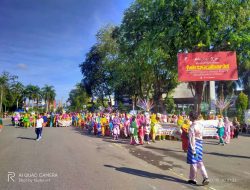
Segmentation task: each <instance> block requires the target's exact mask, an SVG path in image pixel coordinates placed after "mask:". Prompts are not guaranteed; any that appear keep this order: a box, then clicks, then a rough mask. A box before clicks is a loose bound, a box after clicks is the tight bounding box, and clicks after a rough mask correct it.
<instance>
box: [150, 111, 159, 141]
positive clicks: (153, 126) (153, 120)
mask: <svg viewBox="0 0 250 190" xmlns="http://www.w3.org/2000/svg"><path fill="white" fill-rule="evenodd" d="M157 123H158V121H157V119H156V115H155V114H153V115H151V134H152V141H153V142H155V137H156V133H157V131H158V129H157Z"/></svg>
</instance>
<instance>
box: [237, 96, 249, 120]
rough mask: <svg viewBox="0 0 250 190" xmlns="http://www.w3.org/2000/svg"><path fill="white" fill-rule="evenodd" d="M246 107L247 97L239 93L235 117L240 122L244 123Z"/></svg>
mask: <svg viewBox="0 0 250 190" xmlns="http://www.w3.org/2000/svg"><path fill="white" fill-rule="evenodd" d="M247 106H248V96H247V95H246V94H244V93H243V92H241V93H240V94H239V96H238V98H237V100H236V108H237V117H238V118H239V120H240V122H241V123H242V122H243V121H244V112H245V110H246V109H247Z"/></svg>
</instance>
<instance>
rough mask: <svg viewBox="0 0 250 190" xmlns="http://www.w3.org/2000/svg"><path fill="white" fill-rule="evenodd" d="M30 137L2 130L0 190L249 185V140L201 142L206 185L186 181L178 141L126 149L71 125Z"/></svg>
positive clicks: (123, 143)
mask: <svg viewBox="0 0 250 190" xmlns="http://www.w3.org/2000/svg"><path fill="white" fill-rule="evenodd" d="M34 139H35V132H34V128H29V129H23V128H14V127H12V126H8V125H6V126H5V127H4V129H3V130H2V132H1V133H0V190H12V189H14V190H15V189H18V190H19V189H20V190H36V189H37V190H43V189H44V190H54V189H55V190H57V189H58V190H59V189H60V190H64V189H65V190H78V189H79V190H80V189H81V190H99V189H100V190H103V189H104V190H106V189H107V190H112V189H116V190H117V189H121V190H123V189H124V190H125V189H126V190H128V189H129V190H133V189H136V190H141V189H142V190H151V189H153V190H158V189H159V190H161V189H176V190H177V189H178V190H179V189H226V190H230V189H234V190H235V189H249V186H250V149H249V144H250V137H240V138H239V139H238V140H233V141H232V143H231V144H229V145H227V146H224V147H222V146H218V145H217V144H215V143H216V142H215V141H214V140H207V141H206V144H205V154H204V162H205V165H206V167H207V170H208V174H209V177H210V181H211V184H210V185H209V186H206V187H204V186H200V185H197V186H192V185H189V184H187V183H186V179H187V176H188V172H189V165H187V164H186V163H185V159H186V155H185V154H184V153H183V152H182V151H181V144H180V142H178V141H161V142H157V143H155V144H151V145H144V146H130V145H128V144H127V143H128V142H127V140H120V141H119V142H113V141H112V140H111V139H110V138H96V137H94V136H88V135H86V134H84V133H83V132H82V131H81V130H79V129H76V128H73V127H69V128H44V130H43V138H42V140H41V141H39V142H37V141H35V140H34ZM10 172H14V173H10ZM8 174H9V179H8ZM12 175H15V176H14V177H11V176H12ZM198 180H199V183H201V180H202V179H201V178H200V177H199V178H198Z"/></svg>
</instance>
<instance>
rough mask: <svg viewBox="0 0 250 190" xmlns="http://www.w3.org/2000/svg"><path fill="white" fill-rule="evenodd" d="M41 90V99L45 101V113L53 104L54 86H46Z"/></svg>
mask: <svg viewBox="0 0 250 190" xmlns="http://www.w3.org/2000/svg"><path fill="white" fill-rule="evenodd" d="M41 90H42V97H43V99H44V100H45V104H46V112H48V111H49V109H50V106H51V104H53V102H54V100H55V97H56V92H55V89H54V86H49V85H47V84H46V85H45V86H44V87H43V88H42V89H41Z"/></svg>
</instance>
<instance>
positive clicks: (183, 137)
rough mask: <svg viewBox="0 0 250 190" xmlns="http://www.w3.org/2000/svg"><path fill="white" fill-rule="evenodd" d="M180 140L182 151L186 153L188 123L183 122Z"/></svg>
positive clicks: (186, 121)
mask: <svg viewBox="0 0 250 190" xmlns="http://www.w3.org/2000/svg"><path fill="white" fill-rule="evenodd" d="M181 129H182V133H181V140H182V150H183V151H184V152H187V150H188V129H189V121H188V120H184V124H183V125H182V127H181Z"/></svg>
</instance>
